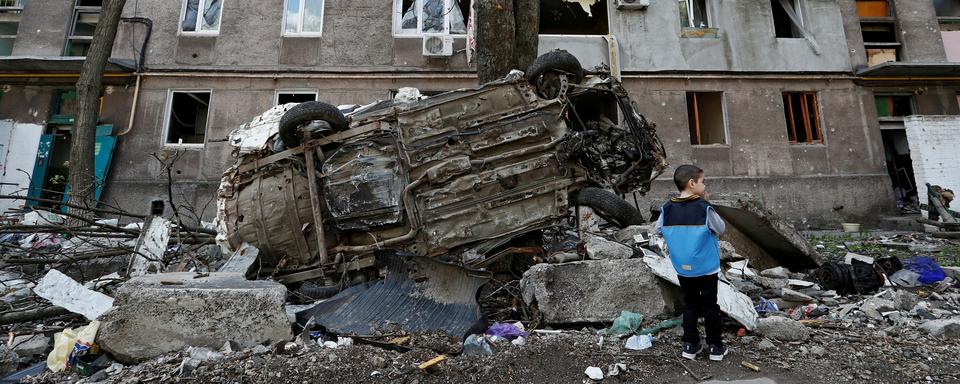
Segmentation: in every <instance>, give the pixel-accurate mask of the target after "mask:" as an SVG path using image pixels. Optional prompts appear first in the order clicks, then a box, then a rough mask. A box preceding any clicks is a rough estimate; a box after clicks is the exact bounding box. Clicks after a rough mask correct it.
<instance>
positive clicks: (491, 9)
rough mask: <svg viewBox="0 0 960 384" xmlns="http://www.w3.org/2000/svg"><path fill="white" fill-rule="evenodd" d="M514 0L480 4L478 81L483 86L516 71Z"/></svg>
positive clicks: (478, 16)
mask: <svg viewBox="0 0 960 384" xmlns="http://www.w3.org/2000/svg"><path fill="white" fill-rule="evenodd" d="M513 4H514V0H478V1H477V19H476V22H475V23H476V26H477V27H476V28H477V78H478V80H479V81H480V84H483V83H487V82H490V81H493V80H496V79H499V78H501V77H503V76H504V75H506V74H507V73H510V70H511V69H513V66H514V60H515V54H514V41H515V30H514V16H513V15H514V13H513V10H514V6H513Z"/></svg>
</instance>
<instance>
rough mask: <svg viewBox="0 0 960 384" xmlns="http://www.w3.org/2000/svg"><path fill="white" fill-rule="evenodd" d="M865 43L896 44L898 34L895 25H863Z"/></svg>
mask: <svg viewBox="0 0 960 384" xmlns="http://www.w3.org/2000/svg"><path fill="white" fill-rule="evenodd" d="M860 30H861V31H862V33H863V42H864V43H896V42H897V32H896V28H894V26H893V24H863V25H861V26H860Z"/></svg>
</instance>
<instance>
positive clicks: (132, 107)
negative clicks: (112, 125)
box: [117, 17, 153, 136]
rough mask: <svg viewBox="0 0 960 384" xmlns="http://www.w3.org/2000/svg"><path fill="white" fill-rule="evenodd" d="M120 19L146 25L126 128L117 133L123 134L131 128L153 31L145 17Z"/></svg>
mask: <svg viewBox="0 0 960 384" xmlns="http://www.w3.org/2000/svg"><path fill="white" fill-rule="evenodd" d="M120 20H121V21H126V22H131V23H140V24H143V25H145V26H146V27H147V35H146V36H144V38H143V45H141V46H140V58H139V60H137V74H136V75H137V83H136V85H135V86H134V88H133V104H131V105H130V119H129V120H127V129H125V130H123V132H120V133H118V134H117V136H123V135H126V134H127V133H130V131H131V130H133V119H134V116H136V115H137V101H138V100H139V99H140V78H141V77H143V69H144V61H146V57H147V43H148V42H150V34H151V33H153V21H152V20H150V19H148V18H146V17H124V18H121V19H120Z"/></svg>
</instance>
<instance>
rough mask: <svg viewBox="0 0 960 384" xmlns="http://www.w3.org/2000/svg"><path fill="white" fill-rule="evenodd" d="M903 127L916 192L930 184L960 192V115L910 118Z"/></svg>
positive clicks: (923, 200)
mask: <svg viewBox="0 0 960 384" xmlns="http://www.w3.org/2000/svg"><path fill="white" fill-rule="evenodd" d="M904 126H905V127H906V129H907V141H908V142H909V144H910V158H911V159H912V160H913V173H914V181H915V182H916V185H917V186H918V188H917V189H919V190H920V191H923V188H921V187H922V186H924V185H925V184H924V183H930V184H931V185H940V186H943V187H945V188H949V189H952V190H954V191H960V116H910V117H907V119H906V120H905V121H904ZM920 196H925V195H924V194H923V193H921V194H920ZM920 200H921V202H926V199H924V198H921V199H920Z"/></svg>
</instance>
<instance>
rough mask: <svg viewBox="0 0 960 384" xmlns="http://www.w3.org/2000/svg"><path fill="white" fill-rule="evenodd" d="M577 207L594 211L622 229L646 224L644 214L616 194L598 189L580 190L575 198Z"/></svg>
mask: <svg viewBox="0 0 960 384" xmlns="http://www.w3.org/2000/svg"><path fill="white" fill-rule="evenodd" d="M573 201H574V203H575V204H576V205H582V206H587V207H590V208H591V209H593V211H594V212H596V213H597V215H598V216H600V217H602V218H603V219H604V220H606V221H607V222H609V223H611V224H613V225H616V226H617V227H620V228H625V227H629V226H631V225H641V224H644V223H645V221H644V220H643V214H642V213H640V210H638V209H637V208H636V207H634V206H633V205H631V204H630V203H628V202H627V201H626V200H624V199H622V198H620V196H617V195H616V194H615V193H613V192H610V191H608V190H605V189H601V188H596V187H587V188H584V189H582V190H580V192H579V193H577V195H576V197H575V198H574V200H573Z"/></svg>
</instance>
